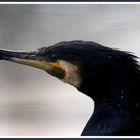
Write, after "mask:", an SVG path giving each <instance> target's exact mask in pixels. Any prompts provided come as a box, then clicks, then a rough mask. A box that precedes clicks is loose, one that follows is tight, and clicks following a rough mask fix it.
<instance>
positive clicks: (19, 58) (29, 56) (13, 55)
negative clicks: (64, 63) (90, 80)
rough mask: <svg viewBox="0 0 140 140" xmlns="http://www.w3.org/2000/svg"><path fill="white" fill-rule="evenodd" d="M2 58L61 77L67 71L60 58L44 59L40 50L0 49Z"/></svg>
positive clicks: (0, 57)
mask: <svg viewBox="0 0 140 140" xmlns="http://www.w3.org/2000/svg"><path fill="white" fill-rule="evenodd" d="M0 60H7V61H12V62H15V63H19V64H23V65H28V66H32V67H35V68H39V69H42V70H45V71H46V72H48V73H49V74H51V75H53V76H55V77H57V78H60V79H63V78H64V76H65V71H64V69H62V68H61V66H60V64H59V60H57V61H56V62H49V61H47V60H45V59H43V56H41V55H39V51H31V52H18V51H16V52H15V51H9V50H0Z"/></svg>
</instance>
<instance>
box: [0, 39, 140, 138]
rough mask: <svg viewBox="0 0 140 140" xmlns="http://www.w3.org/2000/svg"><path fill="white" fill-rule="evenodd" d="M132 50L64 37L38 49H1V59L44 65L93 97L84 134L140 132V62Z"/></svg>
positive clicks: (135, 133)
mask: <svg viewBox="0 0 140 140" xmlns="http://www.w3.org/2000/svg"><path fill="white" fill-rule="evenodd" d="M137 58H138V57H136V56H135V55H133V54H132V53H130V52H125V51H121V50H119V49H112V48H110V47H106V46H103V45H100V44H98V43H95V42H92V41H80V40H74V41H64V42H59V43H57V44H55V45H52V46H48V47H43V48H40V49H38V50H37V51H31V52H14V51H7V50H0V59H1V60H8V61H12V62H16V63H20V64H25V65H29V66H32V67H36V68H39V69H43V70H45V71H46V72H48V73H49V74H51V75H53V76H55V77H57V78H59V79H60V80H62V81H64V82H67V83H69V84H71V85H73V86H74V87H76V88H77V89H78V90H79V91H81V92H82V93H84V94H86V95H87V96H89V97H91V98H92V99H93V100H94V102H95V109H94V113H93V115H92V116H91V118H90V120H89V121H88V123H87V124H86V126H85V128H84V130H83V132H82V134H81V135H82V136H107V135H108V136H109V135H110V136H126V135H129V136H130V135H131V136H132V135H134V136H136V135H137V136H138V135H140V65H139V64H138V62H137Z"/></svg>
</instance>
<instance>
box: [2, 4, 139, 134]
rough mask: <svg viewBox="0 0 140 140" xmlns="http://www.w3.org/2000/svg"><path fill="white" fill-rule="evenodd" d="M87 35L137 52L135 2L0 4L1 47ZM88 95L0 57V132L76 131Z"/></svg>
mask: <svg viewBox="0 0 140 140" xmlns="http://www.w3.org/2000/svg"><path fill="white" fill-rule="evenodd" d="M66 40H67V41H68V40H91V41H95V42H98V43H100V44H102V45H106V46H110V47H113V48H120V49H121V50H127V51H131V52H134V53H135V54H136V55H138V56H140V5H135V4H131V5H127V4H124V5H121V4H114V5H112V4H111V5H109V4H103V5H102V4H100V5H98V4H91V5H88V4H84V5H80V4H78V5H76V4H72V5H70V4H69V5H65V4H63V5H62V4H59V5H55V4H54V5H51V4H46V5H43V4H38V5H27V4H25V5H13V4H12V5H10V4H9V5H8V4H7V5H2V4H1V5H0V48H4V49H13V50H35V49H37V48H40V47H43V46H48V45H52V44H54V43H57V42H59V41H66ZM93 106H94V103H93V101H92V100H91V99H90V98H89V97H87V96H85V95H84V94H82V93H80V92H78V91H77V90H76V89H75V88H74V87H72V86H70V85H68V84H66V83H63V82H61V81H59V80H58V79H57V78H54V77H52V76H50V75H48V74H47V73H45V72H43V71H41V70H38V69H35V68H31V67H28V66H23V65H19V64H14V63H10V62H6V61H0V136H79V135H80V134H81V132H82V130H83V128H84V126H85V125H86V123H87V121H88V119H89V118H90V116H91V114H92V112H93Z"/></svg>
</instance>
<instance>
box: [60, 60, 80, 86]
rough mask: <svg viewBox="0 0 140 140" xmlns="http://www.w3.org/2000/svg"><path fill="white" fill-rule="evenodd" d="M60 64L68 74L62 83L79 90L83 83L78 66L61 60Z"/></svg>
mask: <svg viewBox="0 0 140 140" xmlns="http://www.w3.org/2000/svg"><path fill="white" fill-rule="evenodd" d="M59 64H60V66H61V67H62V68H63V69H64V70H65V72H66V74H65V77H64V79H63V80H62V81H64V82H66V83H69V84H71V85H73V86H75V87H76V88H79V87H80V85H81V82H82V78H81V74H80V70H79V68H78V67H77V66H76V65H74V64H72V63H70V62H67V61H63V60H60V61H59Z"/></svg>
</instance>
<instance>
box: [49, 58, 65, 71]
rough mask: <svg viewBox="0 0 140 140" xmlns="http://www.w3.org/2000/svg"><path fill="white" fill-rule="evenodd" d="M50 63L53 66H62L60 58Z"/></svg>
mask: <svg viewBox="0 0 140 140" xmlns="http://www.w3.org/2000/svg"><path fill="white" fill-rule="evenodd" d="M50 65H51V66H53V67H57V68H61V66H60V60H57V61H56V62H51V63H50ZM61 69H62V68H61Z"/></svg>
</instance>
